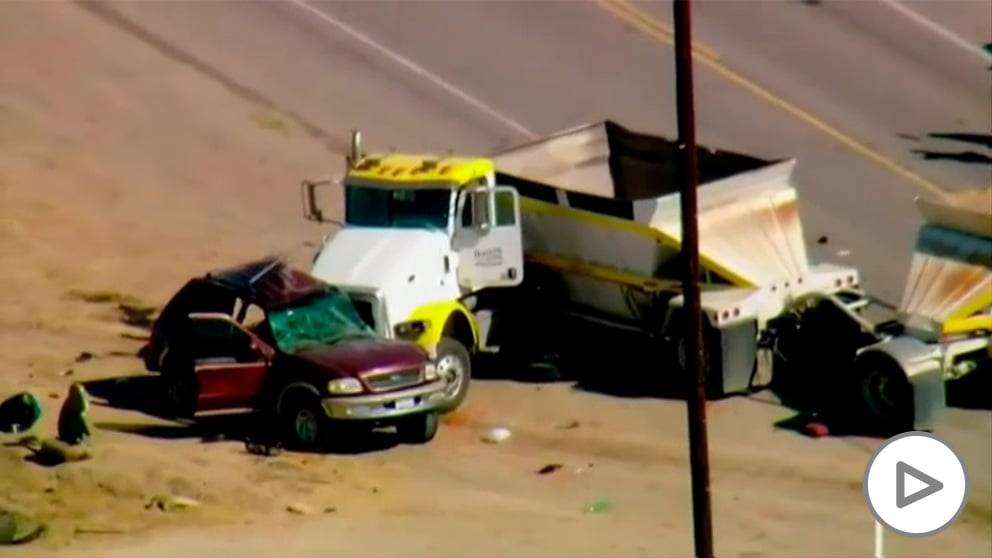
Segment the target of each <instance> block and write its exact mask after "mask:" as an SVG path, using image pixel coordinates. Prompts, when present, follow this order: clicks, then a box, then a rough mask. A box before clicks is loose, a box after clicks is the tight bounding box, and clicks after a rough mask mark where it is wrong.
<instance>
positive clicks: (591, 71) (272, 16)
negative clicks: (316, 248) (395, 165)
mask: <svg viewBox="0 0 992 558" xmlns="http://www.w3.org/2000/svg"><path fill="white" fill-rule="evenodd" d="M917 4H919V5H920V6H923V7H924V8H925V9H921V10H919V13H921V14H924V15H923V16H918V17H920V18H922V17H930V16H933V17H937V15H939V17H941V18H942V19H940V20H937V21H936V23H934V22H933V21H934V20H929V19H927V20H924V21H926V22H929V23H930V24H931V25H939V26H941V29H942V30H944V31H946V32H947V33H950V34H952V35H953V36H954V37H955V38H956V40H949V39H948V38H947V37H946V36H945V35H944V34H940V33H937V32H935V31H934V30H933V27H931V26H927V25H923V24H921V23H920V21H918V20H916V19H912V18H910V17H907V16H906V15H905V14H904V13H902V12H901V11H898V10H896V9H894V8H893V7H891V5H890V3H888V1H887V0H872V1H869V2H829V1H827V2H823V3H820V4H815V3H811V2H757V3H748V4H747V6H746V7H745V6H744V5H743V4H741V3H733V2H700V3H698V4H697V6H696V8H695V9H696V14H695V25H696V31H695V33H696V39H697V41H699V42H700V43H702V46H701V47H700V49H701V53H700V57H699V59H698V62H699V63H698V64H697V75H696V85H697V88H696V92H697V112H698V125H699V130H700V138H701V141H702V142H705V143H706V144H709V145H714V146H720V147H724V148H730V149H739V150H745V151H747V152H751V153H754V154H758V155H762V156H767V157H797V158H798V159H799V174H798V186H799V188H800V190H801V196H802V200H803V210H804V215H805V219H804V222H805V226H806V232H807V236H808V237H809V238H811V239H812V238H817V237H820V236H827V237H828V238H829V239H830V242H829V244H828V245H826V246H824V247H814V250H813V251H814V254H815V256H816V257H818V258H822V259H841V260H844V261H850V262H853V263H855V264H857V265H858V266H859V267H860V268H861V269H862V273H863V274H864V277H865V282H866V284H867V285H868V287H869V288H871V289H872V290H873V291H874V292H875V293H876V294H878V295H879V296H882V297H884V298H887V299H897V298H898V297H899V295H900V294H901V289H902V281H903V277H904V273H905V270H906V266H907V264H908V259H909V255H910V251H911V248H912V242H913V234H914V230H915V227H916V226H917V224H918V221H917V217H916V213H915V211H914V209H913V207H912V199H913V197H914V196H916V195H920V194H932V193H933V192H932V191H933V190H936V189H938V188H943V189H956V188H961V187H980V186H984V185H987V184H989V183H990V182H992V176H990V173H992V159H990V157H992V151H990V150H989V149H988V148H987V146H983V145H979V144H976V143H969V142H962V141H952V140H946V139H936V138H933V137H930V136H929V134H941V133H944V134H946V133H958V134H960V133H971V134H984V136H985V141H986V142H987V141H988V136H989V134H990V133H992V102H990V94H992V83H990V80H992V72H990V71H989V67H990V65H992V57H989V56H987V55H986V54H984V53H983V52H982V51H981V50H980V49H979V46H978V45H979V42H980V41H981V36H982V35H983V34H984V36H985V37H992V30H990V26H992V23H988V22H989V21H992V13H990V12H992V4H990V3H989V2H979V1H962V2H955V3H954V9H945V10H939V11H935V9H934V2H931V1H927V2H914V3H911V6H913V7H914V9H915V6H916V5H917ZM941 5H942V6H943V5H945V4H944V3H941ZM113 8H114V10H115V11H116V12H117V13H119V14H122V15H123V16H124V17H126V18H127V19H128V20H129V21H130V22H132V23H134V24H137V25H138V26H140V27H141V28H142V29H144V30H145V31H146V32H148V33H150V34H151V35H153V36H154V37H156V38H157V39H159V40H161V41H162V42H163V43H164V46H165V48H166V49H167V50H169V51H171V53H172V54H173V55H177V56H181V57H184V58H192V59H195V60H196V61H197V62H198V63H200V64H202V66H203V67H204V71H207V72H210V73H212V74H214V75H215V77H217V78H222V79H224V80H228V81H230V82H233V83H236V84H238V85H239V86H240V87H243V88H244V89H245V90H247V91H250V92H251V93H253V94H258V95H260V96H262V97H264V98H265V99H266V100H269V101H271V102H272V103H274V104H276V105H277V106H279V107H281V108H283V109H284V110H286V111H287V112H291V113H293V114H296V115H298V116H299V117H300V118H301V119H302V120H304V121H306V122H307V123H310V124H312V125H313V126H314V127H316V128H319V129H321V130H323V131H324V132H326V133H327V135H329V136H330V137H333V138H336V141H334V142H332V144H333V146H334V147H335V148H337V149H340V147H341V145H342V143H343V141H344V137H345V136H346V134H347V131H348V130H349V129H350V128H352V127H361V128H362V129H363V130H364V131H365V132H366V134H365V138H366V141H367V144H369V145H374V146H380V147H398V148H408V149H420V150H428V149H455V150H460V151H466V152H473V151H474V152H479V151H486V150H488V149H491V148H493V147H495V146H498V145H503V144H505V143H507V142H515V141H520V140H522V139H525V138H526V136H527V135H529V134H544V133H548V132H552V131H555V130H558V129H562V128H566V127H570V126H574V125H576V124H578V123H582V122H586V121H592V120H597V119H602V118H612V119H615V120H618V121H619V122H622V123H626V124H628V125H629V126H631V127H634V128H638V129H643V130H648V131H654V132H660V133H664V134H667V135H672V136H674V134H675V128H676V118H675V100H674V95H675V89H674V83H673V80H674V65H673V57H672V51H671V48H670V47H669V46H668V45H667V44H666V43H665V42H666V38H667V37H669V36H670V35H668V34H667V33H668V30H669V29H670V28H668V29H666V25H665V23H664V22H665V21H666V20H667V19H668V16H669V14H670V3H668V2H644V3H641V4H640V5H639V7H634V6H633V4H631V3H628V2H610V3H607V2H605V1H604V2H453V1H450V2H440V1H439V2H387V1H377V2H318V1H313V2H310V3H309V4H305V3H303V2H302V1H299V2H294V1H290V0H286V1H281V2H267V1H257V2H239V3H237V6H236V7H235V6H234V5H232V4H231V3H225V2H202V3H200V2H157V1H148V2H119V3H115V4H113ZM915 13H916V12H914V14H915ZM934 14H937V15H934ZM741 22H748V23H747V24H743V25H742V24H741ZM982 22H985V23H982ZM948 30H950V31H948ZM963 37H967V38H966V39H965V38H963ZM962 41H963V42H965V43H966V44H970V42H974V43H975V45H974V47H973V48H972V49H967V48H964V46H962V44H961V42H962ZM969 41H970V42H969ZM969 152H970V153H971V158H973V159H974V160H975V162H962V161H961V160H960V159H962V158H967V157H969V155H968V153H969ZM926 156H929V157H930V158H929V159H927V158H926ZM319 171H320V169H301V174H313V173H315V172H319ZM295 178H296V177H287V184H289V183H293V182H295ZM287 195H289V194H287ZM840 251H850V255H849V256H844V257H839V256H837V255H836V254H837V252H840Z"/></svg>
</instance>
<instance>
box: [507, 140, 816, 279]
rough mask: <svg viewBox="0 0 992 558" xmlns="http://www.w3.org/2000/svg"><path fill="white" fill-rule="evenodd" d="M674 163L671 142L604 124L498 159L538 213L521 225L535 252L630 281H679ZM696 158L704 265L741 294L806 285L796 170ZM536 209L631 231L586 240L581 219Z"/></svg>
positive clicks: (750, 160)
mask: <svg viewBox="0 0 992 558" xmlns="http://www.w3.org/2000/svg"><path fill="white" fill-rule="evenodd" d="M677 155H678V145H677V143H676V142H674V141H671V140H667V139H664V138H661V137H657V136H651V135H647V134H640V133H635V132H631V131H629V130H626V129H624V128H623V127H621V126H619V125H617V124H615V123H613V122H608V121H607V122H601V123H597V124H591V125H587V126H583V127H579V128H575V129H572V130H568V131H565V132H561V133H558V134H555V135H552V136H550V137H548V138H544V139H541V140H538V141H535V142H532V143H528V144H526V145H523V146H520V147H516V148H513V149H509V150H507V151H504V152H501V153H498V154H497V155H495V156H494V157H493V160H494V162H495V164H496V169H497V173H498V174H497V181H498V182H500V183H503V184H509V185H513V186H516V187H517V188H518V190H519V191H520V193H521V195H522V196H523V197H524V198H525V199H524V202H523V203H524V208H525V211H526V210H528V209H531V210H533V211H535V212H537V213H541V216H540V218H539V220H536V221H532V222H530V223H528V222H527V217H526V216H525V223H524V225H525V237H531V238H528V239H527V242H528V243H529V244H530V246H531V247H532V248H534V249H538V250H541V251H546V252H551V253H553V254H556V255H560V256H566V257H573V258H578V259H583V260H590V259H591V260H595V262H596V263H598V264H602V265H610V266H613V267H616V268H619V269H622V270H624V271H627V272H630V273H638V274H643V275H648V276H656V277H674V276H676V274H675V272H674V270H671V269H665V266H666V264H668V263H669V262H670V260H672V259H673V256H675V255H676V254H677V253H678V250H679V240H680V238H681V224H680V218H681V211H680V205H679V204H680V202H679V195H678V189H679V185H678V180H677V174H676V172H677V166H676V165H677ZM698 159H699V175H700V187H699V191H698V193H699V198H698V204H699V227H700V256H701V260H702V262H703V265H704V266H705V267H706V268H708V269H709V270H711V271H713V272H715V273H717V275H720V276H722V277H723V279H725V280H727V281H728V282H730V283H733V284H736V285H738V286H755V287H756V286H769V285H780V286H783V287H785V288H788V284H790V283H791V284H792V285H793V286H794V285H795V283H796V282H800V283H801V282H802V280H803V278H804V277H805V276H806V275H807V274H808V272H809V264H808V260H807V257H806V247H805V243H804V241H803V231H802V225H801V222H800V219H799V209H798V201H797V198H796V191H795V189H794V188H793V185H792V176H793V170H794V168H795V161H794V160H784V161H768V160H763V159H758V158H756V157H751V156H748V155H742V154H739V153H733V152H728V151H720V150H714V149H709V148H705V147H701V148H700V149H699V157H698ZM533 200H539V201H540V202H543V205H545V206H546V205H551V204H555V205H558V206H564V205H567V206H568V207H570V208H573V209H582V210H586V211H590V212H592V213H595V214H597V216H599V217H605V218H612V219H613V220H614V221H617V220H623V221H626V222H627V223H626V224H627V226H626V227H623V226H619V224H618V223H615V222H614V223H612V224H610V223H607V222H606V220H603V219H600V220H599V221H598V223H599V224H600V225H602V226H600V227H599V230H598V231H596V233H595V234H583V231H582V230H581V228H582V227H583V226H585V227H591V226H593V225H592V221H590V220H588V219H586V220H585V223H586V224H585V225H583V224H577V223H576V222H575V221H576V220H577V217H576V216H575V215H574V213H575V212H570V213H572V214H571V215H569V214H565V212H564V211H561V210H559V211H554V210H553V209H554V208H548V207H542V204H535V203H533ZM580 220H581V219H580ZM528 225H529V226H528ZM638 229H641V230H638Z"/></svg>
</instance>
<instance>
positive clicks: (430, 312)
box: [407, 301, 479, 351]
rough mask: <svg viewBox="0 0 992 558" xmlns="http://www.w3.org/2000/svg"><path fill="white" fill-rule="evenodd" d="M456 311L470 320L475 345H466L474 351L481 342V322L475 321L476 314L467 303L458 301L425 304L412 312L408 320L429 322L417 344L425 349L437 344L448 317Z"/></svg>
mask: <svg viewBox="0 0 992 558" xmlns="http://www.w3.org/2000/svg"><path fill="white" fill-rule="evenodd" d="M456 313H461V314H462V315H464V317H465V318H466V319H467V320H468V324H469V327H470V328H471V329H472V342H473V346H471V347H465V348H466V349H468V350H469V351H472V350H473V349H474V348H475V347H476V346H478V343H479V324H478V323H477V322H476V321H475V316H473V315H472V313H471V312H469V311H468V309H467V308H465V305H463V304H462V303H461V302H458V301H443V302H434V303H432V304H425V305H424V306H420V307H419V308H417V309H416V310H414V311H413V312H412V313H411V314H410V317H409V319H407V321H410V322H412V321H423V322H426V323H427V324H428V327H427V330H426V331H424V333H423V334H421V336H420V337H419V338H417V340H416V342H417V344H418V345H420V346H421V347H423V348H425V349H430V348H432V347H434V346H435V345H437V344H438V342H439V341H440V340H441V337H442V334H443V333H444V326H445V324H447V323H448V318H450V317H451V316H452V315H453V314H456Z"/></svg>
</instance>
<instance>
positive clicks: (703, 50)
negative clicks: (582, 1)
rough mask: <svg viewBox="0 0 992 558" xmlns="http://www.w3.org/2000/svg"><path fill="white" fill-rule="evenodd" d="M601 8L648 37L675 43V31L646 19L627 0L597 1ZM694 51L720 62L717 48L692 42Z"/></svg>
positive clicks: (669, 26)
mask: <svg viewBox="0 0 992 558" xmlns="http://www.w3.org/2000/svg"><path fill="white" fill-rule="evenodd" d="M596 3H597V4H599V6H600V7H601V8H603V9H604V10H606V11H608V12H610V13H612V14H613V15H615V16H616V17H618V18H620V19H623V20H624V21H626V22H627V23H628V24H630V25H631V26H633V27H635V28H637V29H639V30H640V31H642V32H643V33H645V34H646V35H649V36H651V37H654V38H655V39H658V40H659V41H662V42H665V43H668V44H672V43H674V42H675V29H673V28H672V26H671V25H668V24H667V23H665V22H662V21H658V20H657V19H654V18H652V17H645V16H644V15H642V12H641V11H640V10H639V9H637V8H636V7H634V6H633V5H632V4H631V3H630V2H626V1H625V0H596ZM692 50H693V52H695V53H696V55H697V56H702V57H706V58H710V59H712V60H719V59H720V53H719V52H717V50H716V49H715V48H711V47H709V46H707V45H704V44H702V43H700V42H699V41H692Z"/></svg>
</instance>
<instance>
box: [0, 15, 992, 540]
mask: <svg viewBox="0 0 992 558" xmlns="http://www.w3.org/2000/svg"><path fill="white" fill-rule="evenodd" d="M0 11H2V12H0V13H2V17H0V68H3V70H2V71H0V262H2V264H3V273H0V397H6V396H7V395H10V394H13V393H16V392H18V391H21V390H32V391H33V392H34V393H35V394H37V395H38V396H39V398H41V399H42V400H43V403H44V404H45V408H46V410H47V411H48V412H49V414H48V415H47V418H46V422H45V425H44V427H43V428H45V429H48V430H51V429H52V428H54V420H53V416H54V414H55V411H57V409H58V405H59V404H60V402H61V399H62V397H64V394H65V392H66V389H67V387H68V385H69V384H70V383H71V382H73V381H85V380H91V379H96V378H103V377H109V376H115V375H121V374H128V373H136V372H138V371H139V370H140V364H139V362H138V361H137V359H135V358H134V357H133V356H132V355H133V354H134V352H135V351H136V350H137V348H138V347H139V346H140V343H141V341H140V339H141V335H142V333H143V331H142V329H141V327H140V325H141V323H140V322H141V318H142V316H141V314H142V309H143V308H144V307H155V306H156V305H158V304H161V302H162V301H163V300H164V299H165V298H166V297H167V296H168V295H169V294H170V293H171V292H172V291H173V290H175V289H176V288H177V287H178V286H179V285H180V283H181V282H182V281H184V280H185V279H186V278H187V277H189V276H190V275H192V274H199V273H202V272H204V271H206V270H209V269H211V268H215V267H220V266H223V265H226V264H231V263H238V262H240V261H242V260H244V259H246V258H251V257H255V256H259V255H264V254H266V253H272V252H280V253H285V252H289V251H293V252H292V253H293V254H294V256H296V257H300V258H305V257H306V255H307V254H308V251H307V250H308V249H306V248H305V247H302V246H301V244H302V243H303V242H304V241H306V240H311V241H313V240H319V238H320V236H321V234H322V231H320V230H319V229H317V228H315V227H312V226H310V225H308V224H306V223H305V222H304V221H303V220H302V218H301V216H300V208H299V194H298V190H297V184H298V181H299V180H300V179H301V178H304V177H313V176H319V175H323V174H333V173H334V172H335V171H337V170H338V169H339V161H340V159H341V153H339V152H336V151H335V148H337V147H339V146H338V145H337V144H335V145H330V144H329V143H330V142H328V141H327V140H325V139H322V138H320V137H315V136H314V134H313V133H312V131H308V130H307V129H305V128H304V127H303V126H301V125H299V124H298V123H296V122H294V121H293V119H291V118H289V117H287V116H285V115H283V114H282V113H280V112H279V111H278V110H277V109H276V108H274V107H267V106H262V105H259V104H257V103H252V102H250V101H248V100H246V99H245V95H244V94H243V92H240V93H239V92H238V91H232V90H231V89H230V88H225V87H224V86H222V85H220V84H218V83H216V82H214V81H209V80H207V79H205V78H203V77H202V76H201V75H199V74H198V73H196V72H195V71H193V70H192V69H190V68H189V67H187V66H184V65H181V64H179V63H177V62H175V61H173V60H170V59H168V58H166V57H164V56H162V55H161V54H160V53H158V52H156V51H154V50H152V49H151V48H149V47H147V46H146V45H144V44H141V43H137V42H136V41H134V40H133V39H132V38H130V37H129V36H127V35H124V34H123V33H121V32H120V31H118V30H116V29H114V28H111V27H108V26H107V25H106V24H104V23H102V22H101V21H100V20H98V19H96V18H94V17H93V16H92V15H91V14H89V13H87V12H86V11H84V10H82V9H80V8H79V7H78V6H75V5H72V4H63V3H54V2H31V3H28V2H9V3H5V4H3V6H2V7H0ZM300 254H302V256H300ZM304 261H305V260H304ZM121 307H124V308H125V310H126V309H130V312H122V311H121ZM125 318H126V319H125ZM128 321H129V322H131V323H130V324H129V323H125V322H128ZM83 353H86V354H83ZM710 411H711V421H710V429H711V448H712V462H713V475H714V479H713V483H714V484H713V499H714V502H715V507H716V532H717V541H718V542H717V548H718V551H719V552H720V553H721V555H724V556H751V557H757V556H814V555H815V556H828V555H829V556H857V555H860V556H864V555H868V553H869V552H870V551H871V544H872V541H871V533H872V526H873V522H872V520H871V517H870V515H869V513H868V511H867V509H866V507H865V505H864V501H863V496H862V490H861V483H860V480H861V477H862V475H863V469H864V465H865V462H866V459H867V456H868V454H869V453H870V450H871V447H872V444H873V443H875V442H873V441H871V440H864V439H846V440H811V439H806V438H802V437H799V436H797V435H795V434H793V433H789V432H784V431H779V430H776V429H774V428H773V427H772V425H773V424H774V423H775V422H776V421H778V420H781V419H783V418H787V417H788V416H790V414H791V413H790V411H788V410H786V409H782V408H781V407H779V406H777V405H776V404H774V403H773V402H771V401H770V400H768V399H763V398H755V399H737V400H733V401H727V402H721V403H718V404H714V405H712V406H711V407H710ZM92 416H93V419H94V421H95V422H96V425H97V432H96V434H95V440H94V457H93V459H91V460H89V461H86V462H83V463H76V464H69V465H63V466H59V467H55V468H43V467H40V466H38V465H36V464H34V463H31V462H29V461H26V460H25V456H26V453H27V452H26V450H24V449H23V448H18V447H0V507H3V508H9V509H15V510H19V511H22V512H25V513H29V514H32V515H33V516H34V517H37V518H38V519H40V520H42V521H44V522H46V523H47V524H48V525H49V527H50V529H49V532H48V533H47V534H46V536H45V537H44V538H43V539H42V540H40V541H38V542H35V543H32V544H31V545H30V546H26V547H23V548H20V549H15V550H12V551H11V553H10V554H9V555H11V556H42V555H45V554H50V555H53V556H112V555H121V556H125V555H139V554H138V551H137V549H141V554H140V555H142V556H158V555H162V556H172V555H176V553H178V552H184V553H185V554H187V555H189V556H193V554H191V553H190V549H193V548H198V549H201V550H203V549H208V548H216V550H217V551H224V550H229V549H230V547H229V548H227V549H224V548H219V547H216V545H217V544H218V541H234V540H235V539H242V540H244V541H253V542H252V546H251V548H253V549H255V551H256V552H259V553H260V554H259V555H261V554H262V553H266V552H268V555H271V553H272V552H275V551H278V550H279V549H283V550H285V549H287V548H289V547H288V546H286V545H297V546H298V548H297V547H296V546H293V547H292V548H294V549H296V550H298V552H295V553H294V555H300V556H303V555H304V553H305V552H306V551H307V550H306V549H310V551H312V550H313V549H314V548H320V546H319V545H320V544H321V541H323V542H324V544H329V543H327V539H326V537H331V536H333V539H334V540H333V543H330V546H331V547H332V548H334V549H335V552H337V553H338V555H341V556H371V555H376V556H443V555H463V556H497V555H512V556H529V555H534V556H538V555H540V556H616V557H621V556H687V555H690V554H691V514H690V511H689V507H688V505H689V501H690V500H689V490H688V487H689V482H688V481H689V473H688V464H687V450H686V443H685V435H684V431H685V427H684V416H685V411H684V405H683V404H682V403H681V402H678V401H658V400H636V399H629V398H615V397H608V396H604V395H599V394H592V393H585V392H582V391H578V390H575V389H572V388H571V387H570V386H565V385H522V384H517V383H512V382H497V381H490V382H478V383H477V384H476V388H475V389H474V390H473V393H472V395H471V397H470V400H469V401H468V403H467V404H466V406H465V408H464V409H463V410H462V411H460V412H458V413H457V414H455V415H454V416H451V417H448V419H446V423H445V425H444V427H443V429H442V432H441V434H440V435H439V437H438V439H437V440H436V441H435V442H434V443H433V444H431V445H430V446H428V447H422V448H411V447H392V448H390V447H386V448H383V449H379V450H377V451H370V452H366V453H362V454H360V455H327V456H303V455H295V454H284V455H281V456H279V457H275V458H268V459H266V458H260V457H255V456H251V455H248V454H246V453H245V452H244V451H243V447H242V445H241V444H240V443H238V442H234V441H225V440H219V441H209V442H208V441H206V440H204V439H201V438H202V436H199V435H198V434H197V433H196V432H192V431H190V430H188V429H184V428H182V427H180V426H176V425H171V424H168V423H164V422H157V421H155V420H154V419H149V418H146V417H143V416H142V415H139V414H136V413H127V412H123V411H117V410H112V409H107V408H102V407H94V409H93V413H92ZM496 425H506V426H507V427H509V428H510V429H511V430H512V432H513V436H512V437H511V439H510V440H509V441H507V442H505V443H503V444H500V445H488V444H484V443H482V442H481V441H480V437H481V436H482V434H483V433H484V432H485V431H486V430H487V429H488V428H491V427H493V426H496ZM548 464H560V465H561V467H560V468H559V469H557V470H555V471H553V472H551V473H549V474H546V475H542V474H538V473H537V470H538V469H540V468H542V467H543V466H545V465H548ZM174 497H186V498H193V499H195V500H196V501H197V502H199V504H200V505H199V506H197V507H194V508H191V509H182V510H162V509H159V508H160V506H156V505H155V501H157V500H169V499H170V498H174ZM288 508H294V510H295V511H290V510H289V509H288ZM591 508H596V512H592V511H591ZM306 515H310V516H313V517H302V516H306ZM990 527H992V513H990V506H989V505H988V497H987V496H986V495H984V493H983V494H978V495H977V496H976V495H973V498H972V503H971V504H969V507H968V508H967V509H966V511H965V513H964V515H963V516H962V518H961V520H960V521H959V522H958V523H957V524H956V525H955V526H954V527H952V528H951V529H950V530H948V531H946V532H945V533H943V534H941V535H939V536H935V537H931V538H929V539H925V540H919V541H913V540H909V539H898V538H896V537H894V536H893V537H892V539H894V540H892V541H891V543H892V551H891V555H892V556H924V555H926V556H962V557H964V556H967V557H971V556H990V555H992V550H990V543H992V538H990ZM204 529H206V531H203V530H204ZM384 530H385V531H388V532H389V533H390V536H389V537H382V536H380V534H381V533H382V532H383V531H384ZM308 541H309V542H308ZM231 544H234V543H233V542H232V543H231ZM210 545H214V547H211V546H210ZM307 545H309V546H307ZM115 548H117V549H118V550H114V549H115ZM267 548H269V549H271V552H270V551H267V550H266V549H267ZM128 549H135V550H134V553H133V554H132V553H131V550H128ZM115 552H119V554H114V553H115ZM239 554H240V555H244V556H248V555H249V554H248V553H247V551H246V552H244V553H240V552H239Z"/></svg>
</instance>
